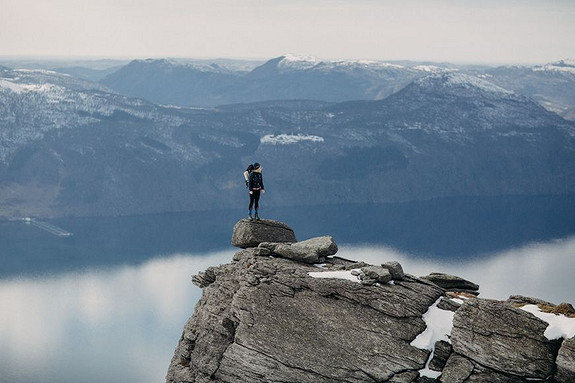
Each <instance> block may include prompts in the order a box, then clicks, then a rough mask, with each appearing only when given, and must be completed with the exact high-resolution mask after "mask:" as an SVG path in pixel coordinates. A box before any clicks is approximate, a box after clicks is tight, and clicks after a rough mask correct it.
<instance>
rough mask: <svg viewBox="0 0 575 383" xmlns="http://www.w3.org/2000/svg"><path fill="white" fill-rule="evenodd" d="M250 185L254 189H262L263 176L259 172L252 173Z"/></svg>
mask: <svg viewBox="0 0 575 383" xmlns="http://www.w3.org/2000/svg"><path fill="white" fill-rule="evenodd" d="M250 183H251V184H252V189H261V187H262V174H261V173H258V172H252V173H250Z"/></svg>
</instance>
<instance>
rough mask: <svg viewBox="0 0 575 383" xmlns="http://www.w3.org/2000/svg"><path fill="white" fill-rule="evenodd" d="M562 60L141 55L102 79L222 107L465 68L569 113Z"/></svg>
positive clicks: (144, 93) (347, 96) (567, 72)
mask: <svg viewBox="0 0 575 383" xmlns="http://www.w3.org/2000/svg"><path fill="white" fill-rule="evenodd" d="M574 65H575V64H574V62H573V60H561V61H557V62H554V63H550V64H547V65H539V66H533V67H527V66H504V67H497V68H489V67H478V66H472V65H452V64H435V63H415V62H393V63H389V62H383V61H368V60H323V59H319V58H316V57H309V56H297V55H293V54H288V55H284V56H280V57H276V58H273V59H271V60H268V61H267V62H265V63H264V64H262V65H259V66H257V67H255V68H254V69H252V70H249V71H245V70H236V69H235V68H234V67H229V68H228V67H225V66H222V65H216V64H213V65H208V64H197V65H188V64H186V63H182V62H177V61H173V60H135V61H133V62H132V63H130V64H129V65H127V66H125V67H123V68H121V69H120V70H118V71H117V72H115V73H113V74H110V75H108V76H107V77H106V78H105V79H104V80H102V83H103V84H105V85H106V86H109V87H110V88H112V89H114V90H115V91H117V92H119V93H121V94H125V95H129V96H133V97H139V98H144V99H147V100H150V101H152V102H155V103H159V104H174V105H180V106H190V105H195V106H212V107H213V106H218V105H224V104H235V103H245V102H261V101H269V100H318V101H329V102H344V101H352V100H379V99H383V98H385V97H387V96H389V95H390V94H393V93H395V92H397V91H398V90H400V89H401V88H403V87H404V86H406V85H407V84H409V83H410V82H411V81H413V80H415V79H417V78H421V77H425V76H427V75H428V74H442V73H455V72H459V73H463V74H469V75H473V76H476V77H480V78H483V79H485V80H487V81H489V82H490V83H492V84H495V85H499V86H500V87H501V88H503V89H508V90H510V91H513V92H516V93H517V94H521V95H524V96H527V97H531V98H533V99H534V100H536V101H537V102H539V103H540V104H541V105H543V106H544V107H545V108H547V109H548V110H551V111H554V112H557V113H559V114H561V115H562V116H564V117H566V118H569V116H571V114H572V111H570V110H572V108H575V66H574Z"/></svg>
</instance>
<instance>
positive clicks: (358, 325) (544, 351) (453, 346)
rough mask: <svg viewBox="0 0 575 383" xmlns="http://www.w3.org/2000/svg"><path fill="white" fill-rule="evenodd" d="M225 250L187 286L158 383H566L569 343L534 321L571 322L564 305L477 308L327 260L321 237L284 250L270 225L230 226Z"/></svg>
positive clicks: (413, 282)
mask: <svg viewBox="0 0 575 383" xmlns="http://www.w3.org/2000/svg"><path fill="white" fill-rule="evenodd" d="M232 243H233V244H234V245H235V246H238V247H241V248H242V250H240V251H238V252H237V253H236V254H235V255H234V258H233V260H232V262H231V263H229V264H225V265H220V266H217V267H210V268H208V269H207V270H205V271H204V272H201V273H200V274H198V275H196V276H194V278H193V282H194V283H195V284H196V285H198V286H199V287H201V288H202V289H203V296H202V298H201V299H200V301H199V302H198V304H197V306H196V309H195V312H194V314H193V316H192V317H191V318H190V319H189V320H188V322H187V323H186V325H185V327H184V331H183V334H182V336H181V338H180V341H179V344H178V346H177V347H176V350H175V353H174V356H173V358H172V361H171V364H170V367H169V369H168V373H167V377H166V381H167V382H169V383H172V382H173V383H175V382H178V383H180V382H182V383H183V382H197V383H203V382H230V383H231V382H238V383H240V382H241V383H247V382H274V383H275V382H278V383H279V382H302V383H303V382H310V383H311V382H313V383H317V382H406V383H407V382H526V381H529V382H533V381H546V382H574V381H575V338H573V335H575V334H567V335H566V334H565V331H563V332H561V331H559V332H557V331H556V332H555V333H552V334H550V333H549V329H550V328H551V327H553V326H552V323H554V322H553V320H547V321H545V320H544V319H541V318H545V317H544V316H543V314H545V315H551V316H553V317H555V316H556V315H555V314H552V313H549V314H546V313H542V312H541V311H542V310H543V311H551V312H553V311H555V312H557V313H559V312H560V313H561V315H560V316H558V318H561V319H562V320H564V321H568V322H569V323H575V318H573V316H574V312H573V308H572V307H571V306H570V305H568V304H561V305H559V306H556V305H553V304H551V303H549V302H544V301H541V300H537V299H534V298H526V297H521V296H514V297H511V298H510V299H509V300H507V301H504V302H502V301H495V300H489V299H482V298H478V297H477V295H479V292H478V291H479V286H477V285H476V284H474V283H473V282H471V281H467V280H465V279H462V278H459V277H457V276H452V275H446V274H440V273H434V274H430V275H428V276H426V277H422V278H418V277H415V276H412V275H409V274H406V273H404V271H403V270H402V267H401V265H400V264H399V263H397V262H389V263H386V264H383V265H368V264H365V263H363V262H355V261H351V260H346V259H343V258H339V257H337V256H335V254H336V252H337V245H336V243H335V241H334V240H333V238H332V237H330V236H325V237H318V238H312V239H309V240H306V241H302V242H296V239H295V234H294V233H293V230H291V229H290V228H289V226H287V225H286V224H283V223H280V222H276V221H271V220H262V221H253V222H252V221H248V220H241V221H239V222H238V223H237V224H236V226H235V227H234V234H233V239H232ZM567 327H569V326H567ZM573 328H575V326H574V327H573ZM565 338H566V339H565Z"/></svg>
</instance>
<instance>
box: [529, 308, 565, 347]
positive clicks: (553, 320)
mask: <svg viewBox="0 0 575 383" xmlns="http://www.w3.org/2000/svg"><path fill="white" fill-rule="evenodd" d="M521 309H523V310H525V311H527V312H529V313H531V314H533V315H535V316H536V317H537V318H539V319H541V320H542V321H544V322H547V323H548V324H549V326H547V329H546V330H545V333H544V334H543V335H545V337H546V338H547V339H549V340H553V339H559V338H565V339H569V338H572V337H574V336H575V318H569V317H566V316H564V315H556V314H552V313H545V312H543V311H541V309H540V308H539V307H538V306H537V305H525V306H523V307H521Z"/></svg>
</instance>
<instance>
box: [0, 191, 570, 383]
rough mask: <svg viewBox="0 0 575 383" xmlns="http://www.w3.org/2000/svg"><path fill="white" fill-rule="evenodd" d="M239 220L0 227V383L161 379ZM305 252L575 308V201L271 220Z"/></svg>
mask: <svg viewBox="0 0 575 383" xmlns="http://www.w3.org/2000/svg"><path fill="white" fill-rule="evenodd" d="M243 215H244V211H243V210H236V211H211V212H193V213H172V214H158V215H149V216H139V217H114V218H110V217H100V218H68V219H57V220H50V221H49V222H50V223H52V224H54V225H57V226H59V227H62V228H63V229H65V230H67V231H70V232H72V233H73V234H74V235H73V236H71V237H57V236H54V235H52V234H50V233H48V232H45V231H42V230H40V229H39V228H37V227H34V226H31V225H27V224H25V223H23V222H20V221H4V222H0V260H1V262H2V266H1V268H0V344H2V348H1V350H0V371H1V372H2V373H1V374H0V381H1V382H64V383H66V382H77V381H82V382H103V381H105V382H150V383H151V382H158V381H162V380H163V378H164V375H165V372H166V369H167V366H168V364H169V360H170V358H171V356H172V353H173V350H174V348H175V345H176V343H177V341H178V338H179V336H180V334H181V330H182V327H183V325H184V323H185V321H186V320H187V318H188V317H189V316H191V314H192V313H193V309H194V305H195V303H196V302H197V300H198V299H199V297H200V295H201V290H200V289H198V288H196V287H195V286H193V285H192V283H191V275H192V274H195V273H197V272H199V271H201V270H203V269H205V268H206V267H208V266H210V265H216V264H220V263H225V262H229V261H230V259H231V257H232V255H233V253H234V252H235V250H234V249H233V248H232V247H231V246H230V245H229V243H230V238H231V233H232V227H233V225H234V223H235V222H236V221H237V220H238V219H239V218H241V217H243ZM262 216H263V217H265V218H268V217H269V218H273V219H277V220H281V221H284V222H286V223H288V224H290V226H292V227H293V228H294V230H295V232H296V236H297V238H298V239H299V240H303V239H306V238H310V237H313V236H318V235H325V234H330V235H333V236H334V238H335V239H336V241H337V242H338V244H339V245H340V251H339V253H338V255H339V256H343V257H346V258H352V259H361V260H366V261H368V262H371V263H378V262H382V261H386V260H391V259H396V260H399V261H400V262H401V263H402V264H403V266H404V269H405V270H406V272H408V273H410V274H414V275H424V274H427V273H429V272H433V271H442V272H450V273H454V274H458V275H461V276H463V277H467V278H469V279H471V280H473V281H474V282H477V283H479V284H480V286H481V291H482V296H485V297H490V298H497V299H505V298H506V297H507V296H508V295H510V294H524V295H532V296H537V297H539V298H542V299H547V300H550V301H552V302H555V303H559V302H561V301H568V302H572V303H573V302H575V296H574V295H573V291H575V282H574V281H573V278H571V276H570V273H571V271H572V270H573V267H574V266H575V257H573V254H575V203H574V199H573V198H572V197H504V198H457V199H444V200H435V201H428V202H412V203H405V204H389V205H345V206H341V205H340V206H320V207H298V208H293V207H290V208H288V207H284V208H273V209H272V208H269V209H266V208H264V209H263V210H262Z"/></svg>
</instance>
